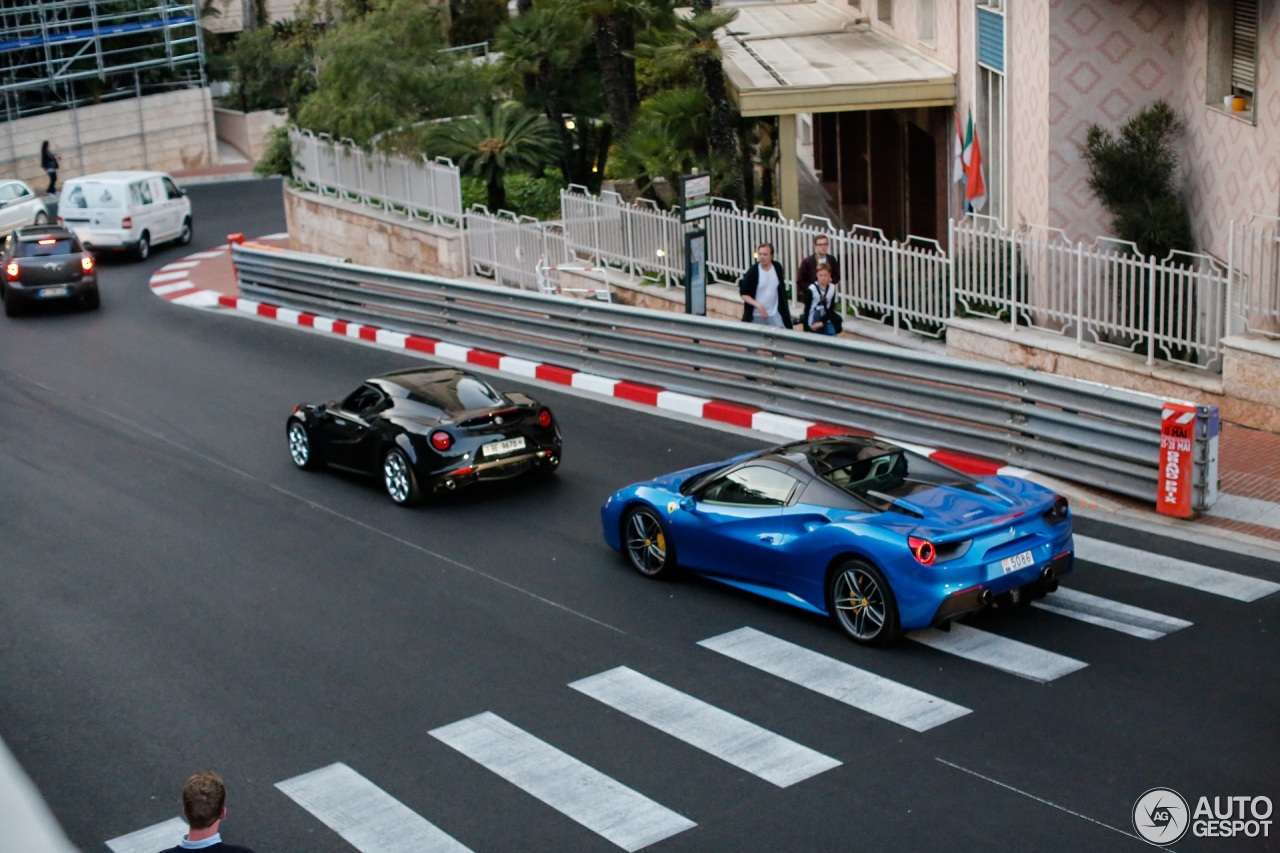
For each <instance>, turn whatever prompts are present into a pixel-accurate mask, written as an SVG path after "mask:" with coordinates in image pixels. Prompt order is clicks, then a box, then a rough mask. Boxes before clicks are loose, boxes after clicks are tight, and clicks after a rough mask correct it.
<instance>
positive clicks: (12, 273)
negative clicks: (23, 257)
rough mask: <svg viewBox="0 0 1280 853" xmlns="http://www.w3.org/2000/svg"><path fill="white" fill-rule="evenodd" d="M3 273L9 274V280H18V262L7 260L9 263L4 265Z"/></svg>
mask: <svg viewBox="0 0 1280 853" xmlns="http://www.w3.org/2000/svg"><path fill="white" fill-rule="evenodd" d="M4 274H5V275H7V276H9V281H17V280H18V262H17V261H9V263H8V264H6V265H5V268H4Z"/></svg>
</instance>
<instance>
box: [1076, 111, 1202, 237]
mask: <svg viewBox="0 0 1280 853" xmlns="http://www.w3.org/2000/svg"><path fill="white" fill-rule="evenodd" d="M1182 129H1183V127H1182V122H1181V121H1180V120H1179V119H1178V115H1177V113H1176V112H1174V110H1173V107H1171V106H1169V104H1168V103H1166V102H1165V101H1157V102H1156V103H1154V104H1152V105H1151V106H1150V107H1147V108H1146V109H1145V110H1143V111H1142V112H1140V113H1138V114H1137V115H1135V116H1134V117H1133V118H1131V119H1129V120H1128V121H1127V122H1125V123H1124V124H1123V125H1121V127H1120V131H1119V134H1118V135H1113V134H1112V133H1111V132H1110V131H1108V130H1107V129H1105V128H1103V127H1101V126H1099V125H1096V124H1095V125H1091V126H1090V127H1089V130H1088V132H1087V134H1086V136H1085V142H1084V145H1083V146H1082V147H1081V152H1080V153H1081V156H1082V157H1083V158H1084V161H1085V163H1087V164H1088V166H1089V188H1090V189H1092V190H1093V192H1094V193H1095V194H1096V195H1097V197H1098V200H1099V201H1100V202H1102V206H1103V207H1104V208H1106V210H1107V212H1108V213H1110V214H1111V227H1112V229H1113V230H1114V231H1115V234H1116V236H1117V237H1120V238H1121V239H1123V240H1129V241H1130V242H1132V243H1134V244H1135V245H1136V246H1137V247H1138V251H1139V252H1141V253H1142V254H1143V255H1147V256H1152V255H1154V256H1156V257H1158V258H1164V257H1167V256H1168V255H1169V253H1170V252H1173V251H1190V250H1191V249H1192V248H1193V241H1192V238H1191V224H1190V219H1189V217H1188V216H1187V211H1186V208H1185V206H1184V205H1183V203H1182V200H1181V199H1180V197H1179V193H1178V151H1177V148H1176V141H1177V138H1178V136H1179V135H1180V134H1181V133H1182Z"/></svg>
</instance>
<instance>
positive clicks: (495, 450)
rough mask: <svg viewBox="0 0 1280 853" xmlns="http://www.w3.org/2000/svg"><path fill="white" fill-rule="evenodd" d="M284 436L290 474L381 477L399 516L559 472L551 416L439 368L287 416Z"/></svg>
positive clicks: (381, 380) (401, 374) (369, 384)
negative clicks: (406, 509) (498, 483)
mask: <svg viewBox="0 0 1280 853" xmlns="http://www.w3.org/2000/svg"><path fill="white" fill-rule="evenodd" d="M285 430H286V434H287V435H288V439H289V455H290V456H291V457H292V458H293V462H294V464H295V465H297V466H298V467H299V468H303V469H307V470H311V469H315V468H319V467H322V466H324V465H332V466H333V467H335V468H344V469H347V470H350V471H356V472H358V473H361V474H370V475H373V476H380V477H381V478H382V482H383V485H384V486H385V487H386V489H387V494H388V495H390V497H391V500H393V501H395V502H396V503H397V504H400V505H401V506H409V505H411V504H415V503H417V502H418V501H419V500H421V498H422V496H423V495H424V494H434V493H438V492H447V491H452V490H453V489H456V488H461V487H463V486H467V485H470V484H472V483H476V482H479V481H481V480H505V479H507V478H509V477H515V476H517V475H519V474H524V473H526V472H530V471H534V472H543V473H550V472H553V471H555V470H556V468H557V467H558V466H559V465H560V448H561V438H560V425H559V424H558V423H556V419H555V418H554V417H553V416H552V414H551V410H550V409H548V408H547V407H546V406H543V405H541V404H539V403H538V401H537V400H534V399H533V398H532V397H529V396H527V395H525V394H521V393H519V392H514V391H509V392H507V393H505V394H504V393H501V392H499V391H496V390H494V389H493V387H492V386H490V385H489V383H487V382H485V381H484V380H483V379H481V378H479V377H478V376H474V375H472V374H470V373H467V372H465V371H462V370H457V369H454V368H447V367H428V368H410V369H409V370H399V371H396V372H394V373H386V374H383V375H381V376H375V377H373V378H372V379H369V380H367V381H365V382H364V383H363V384H362V385H361V386H360V387H359V388H357V389H356V390H354V391H352V392H351V393H350V394H348V395H347V396H346V398H345V399H343V400H342V401H341V402H336V401H335V402H330V403H321V404H305V405H300V406H295V407H294V409H293V413H292V414H290V415H289V419H288V423H287V425H286V427H285Z"/></svg>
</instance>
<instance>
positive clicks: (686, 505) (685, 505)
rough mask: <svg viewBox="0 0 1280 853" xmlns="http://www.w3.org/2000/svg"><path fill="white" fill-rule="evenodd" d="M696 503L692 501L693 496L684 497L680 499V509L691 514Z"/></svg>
mask: <svg viewBox="0 0 1280 853" xmlns="http://www.w3.org/2000/svg"><path fill="white" fill-rule="evenodd" d="M697 503H698V502H697V501H695V500H694V499H693V495H685V496H684V497H682V498H681V499H680V508H681V509H683V510H688V511H689V512H693V508H694V507H695V506H696V505H697Z"/></svg>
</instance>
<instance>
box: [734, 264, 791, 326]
mask: <svg viewBox="0 0 1280 853" xmlns="http://www.w3.org/2000/svg"><path fill="white" fill-rule="evenodd" d="M738 294H739V295H740V296H741V297H742V322H744V323H757V324H759V325H762V326H776V327H780V328H784V329H789V328H791V326H792V322H791V306H790V304H789V302H790V299H789V297H788V294H787V286H786V283H785V282H783V280H782V272H781V270H780V269H779V267H778V265H777V264H775V263H774V262H773V245H772V244H771V243H761V244H760V245H759V247H757V248H756V262H755V263H754V264H752V265H751V268H750V269H748V270H747V272H746V274H745V275H743V276H742V280H741V281H739V282H738Z"/></svg>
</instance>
